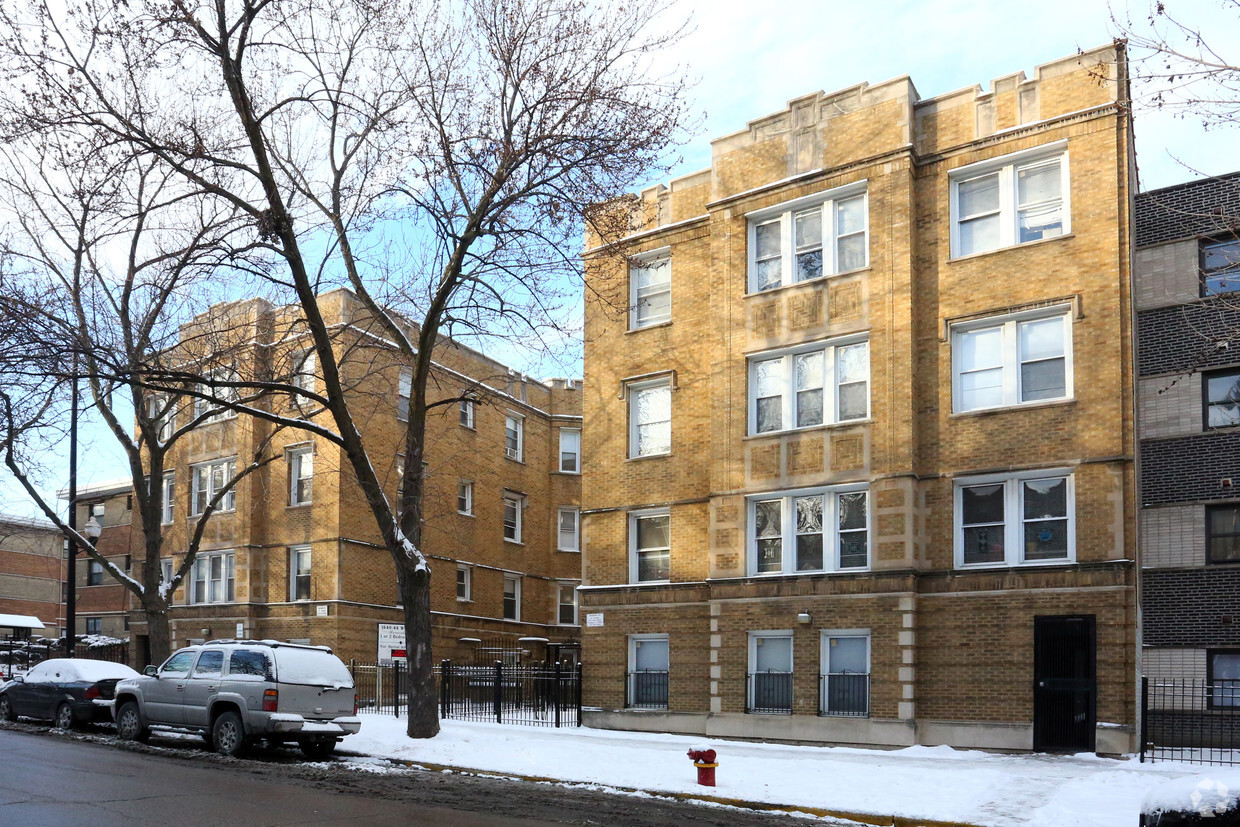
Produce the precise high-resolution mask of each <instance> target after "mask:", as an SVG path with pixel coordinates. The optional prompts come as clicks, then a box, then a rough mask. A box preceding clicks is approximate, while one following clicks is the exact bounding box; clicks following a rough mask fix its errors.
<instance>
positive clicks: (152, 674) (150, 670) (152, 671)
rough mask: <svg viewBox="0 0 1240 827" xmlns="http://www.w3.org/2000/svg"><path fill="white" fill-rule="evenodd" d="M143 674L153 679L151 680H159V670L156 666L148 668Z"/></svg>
mask: <svg viewBox="0 0 1240 827" xmlns="http://www.w3.org/2000/svg"><path fill="white" fill-rule="evenodd" d="M142 674H143V675H146V676H148V677H151V678H158V677H159V670H158V669H157V668H155V667H154V666H147V667H146V668H145V669H143V670H142Z"/></svg>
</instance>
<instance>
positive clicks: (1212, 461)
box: [1141, 430, 1240, 506]
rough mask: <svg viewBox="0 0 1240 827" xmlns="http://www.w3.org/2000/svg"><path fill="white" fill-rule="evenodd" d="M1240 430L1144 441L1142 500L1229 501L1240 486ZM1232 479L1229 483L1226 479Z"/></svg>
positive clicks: (1150, 502) (1161, 502) (1155, 502)
mask: <svg viewBox="0 0 1240 827" xmlns="http://www.w3.org/2000/svg"><path fill="white" fill-rule="evenodd" d="M1238 462H1240V432H1237V431H1235V430H1225V431H1212V432H1208V433H1203V434H1200V435H1198V436H1189V437H1180V438H1177V439H1156V440H1146V441H1143V442H1142V443H1141V501H1142V503H1143V504H1144V505H1146V506H1151V505H1164V504H1168V503H1185V502H1200V501H1202V500H1225V499H1231V498H1234V497H1235V496H1236V492H1237V488H1238V487H1240V474H1237V467H1238V466H1237V463H1238ZM1225 479H1230V480H1232V485H1231V486H1230V487H1229V486H1225V485H1223V483H1222V481H1223V480H1225Z"/></svg>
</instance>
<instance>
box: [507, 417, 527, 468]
mask: <svg viewBox="0 0 1240 827" xmlns="http://www.w3.org/2000/svg"><path fill="white" fill-rule="evenodd" d="M504 456H506V457H508V459H515V460H516V461H517V462H521V461H522V460H523V459H524V458H525V418H524V417H522V416H521V415H520V414H515V413H511V412H510V413H509V414H508V415H507V416H505V417H504Z"/></svg>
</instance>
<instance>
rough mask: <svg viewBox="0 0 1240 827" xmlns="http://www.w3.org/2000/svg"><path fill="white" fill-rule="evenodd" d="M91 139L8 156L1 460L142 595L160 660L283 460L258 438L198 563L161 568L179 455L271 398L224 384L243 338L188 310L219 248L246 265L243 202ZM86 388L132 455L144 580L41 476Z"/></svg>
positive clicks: (203, 516) (0, 278)
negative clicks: (265, 475) (194, 319)
mask: <svg viewBox="0 0 1240 827" xmlns="http://www.w3.org/2000/svg"><path fill="white" fill-rule="evenodd" d="M80 137H81V136H80V135H75V134H74V133H73V132H72V131H62V132H58V133H42V134H39V135H34V136H24V138H23V139H22V140H21V141H16V142H10V143H8V144H6V145H5V146H4V147H3V149H0V205H2V206H0V209H3V212H4V213H5V215H6V218H7V221H6V225H7V227H8V228H9V231H8V233H7V234H6V237H5V238H4V239H3V241H2V242H0V262H3V267H2V269H0V319H3V321H2V322H0V340H2V341H4V342H5V348H4V349H3V354H0V380H2V382H0V456H2V457H3V464H4V467H5V468H6V470H7V471H8V472H9V473H10V474H11V475H12V476H13V477H14V478H15V479H16V481H17V482H18V483H19V484H20V486H21V487H22V488H23V489H24V490H25V491H26V492H27V494H28V495H29V496H30V498H31V499H32V500H33V501H34V503H35V504H36V505H37V507H38V508H39V510H40V511H42V512H43V514H44V515H45V516H46V517H47V518H48V519H49V520H51V521H52V522H53V523H54V524H56V525H57V526H58V527H59V528H60V530H61V531H62V532H64V533H65V535H66V537H72V538H73V539H75V540H76V542H77V545H78V547H79V548H80V549H83V550H84V551H85V553H86V554H87V555H88V556H89V557H90V558H91V559H93V560H95V561H96V562H98V563H99V564H100V565H102V566H103V568H104V569H105V570H106V571H107V572H108V573H109V574H110V575H111V576H112V577H113V578H115V579H116V580H117V581H118V582H120V583H121V584H122V585H124V586H125V587H126V588H127V589H128V590H129V592H130V593H132V594H133V595H134V596H135V597H136V598H137V600H138V602H139V605H141V607H142V610H143V612H144V613H145V615H146V620H147V625H148V634H149V637H150V646H151V655H152V657H154V658H156V659H159V660H163V659H164V658H166V657H167V656H168V654H169V653H170V652H169V649H170V638H169V628H168V607H169V605H170V604H171V601H172V595H173V592H174V591H175V590H176V589H177V588H178V586H179V585H180V584H181V582H182V581H183V580H184V578H185V576H186V575H187V573H188V572H189V571H190V569H191V568H192V567H193V565H194V560H195V557H196V555H197V552H198V550H199V547H200V545H201V542H202V537H203V531H204V529H205V527H206V525H207V522H208V521H209V520H210V519H211V518H212V516H213V515H214V514H215V513H216V511H217V510H218V509H219V507H220V504H221V502H222V501H223V500H224V499H225V498H226V497H228V496H229V495H230V492H231V491H232V490H233V489H234V487H235V486H236V484H237V482H238V481H239V480H240V479H242V478H244V477H245V476H247V475H248V474H250V473H251V472H253V471H254V470H256V469H257V468H259V467H261V466H262V465H264V464H266V463H267V462H269V461H270V460H271V458H272V456H271V454H270V453H269V452H268V451H267V450H266V442H259V443H258V448H257V450H256V451H255V453H254V456H253V457H251V458H250V460H249V461H248V462H246V463H245V464H244V465H243V466H242V467H241V468H240V469H238V471H237V473H235V474H234V476H233V479H231V480H229V481H228V482H227V484H226V485H225V486H224V487H223V488H221V489H219V490H218V491H216V492H215V494H214V496H213V497H212V498H211V499H210V501H209V502H208V503H206V506H205V508H204V509H203V510H202V512H201V513H200V514H199V515H198V516H197V517H196V518H195V519H194V521H193V522H192V530H191V531H190V536H189V537H188V539H187V541H186V543H185V544H184V545H183V546H180V547H178V549H177V550H178V551H184V552H185V556H184V558H183V560H182V562H181V564H180V566H178V567H177V568H176V569H175V570H174V571H173V573H172V577H171V579H170V580H165V579H163V574H162V570H163V567H162V565H161V558H162V557H163V555H164V553H165V536H164V534H165V529H166V528H167V526H166V525H165V523H166V522H167V521H166V520H164V519H163V515H164V513H165V511H164V509H165V505H166V503H165V501H164V496H165V489H164V486H163V477H164V470H165V467H166V460H167V459H168V458H169V456H170V452H172V451H173V450H174V448H175V447H176V446H177V444H178V442H180V441H181V440H182V439H183V438H184V437H185V436H186V435H187V434H188V433H190V432H191V431H192V430H193V429H194V428H195V427H197V425H199V424H200V423H202V422H203V421H205V420H207V419H209V418H211V417H213V416H217V415H219V413H220V412H221V410H224V409H226V405H227V403H228V402H229V401H230V400H231V399H233V398H236V399H237V400H238V401H240V400H242V399H247V401H250V402H255V401H257V400H258V399H259V398H260V397H261V395H262V394H263V393H265V391H259V392H253V391H242V390H238V388H237V387H235V386H226V385H225V386H221V387H219V388H212V387H210V386H209V383H210V381H211V380H210V379H209V378H208V377H209V376H210V372H211V371H212V370H213V369H215V370H218V369H219V368H220V366H221V365H226V364H229V363H231V362H232V361H233V360H235V359H236V358H237V357H238V356H239V355H240V354H241V353H243V352H244V350H245V347H244V346H243V345H242V344H240V343H241V342H244V339H245V337H244V335H241V336H237V335H233V336H229V335H227V334H225V333H223V332H222V331H221V330H220V329H219V328H218V326H217V327H215V328H212V330H211V331H210V332H211V334H212V335H211V336H209V337H207V336H204V335H203V331H202V330H201V329H200V328H201V325H198V326H195V325H193V324H191V323H190V319H189V318H188V317H187V315H188V314H189V313H192V310H193V308H194V306H195V305H194V303H193V301H191V300H190V299H189V298H188V297H189V296H195V297H197V298H196V301H198V302H199V303H200V305H199V306H202V305H201V303H202V302H203V298H202V297H203V295H204V294H209V291H208V290H206V288H207V287H208V285H209V284H210V283H211V281H212V280H213V279H214V278H215V277H216V274H217V272H218V270H219V268H220V265H221V260H220V255H221V251H223V250H227V251H228V253H229V254H230V255H231V256H233V257H234V260H235V256H236V253H237V250H236V249H235V247H234V246H233V245H231V244H226V243H224V239H226V238H227V237H228V236H229V235H230V234H232V233H234V232H235V231H236V229H237V222H236V220H235V211H232V210H230V209H225V210H224V211H223V212H220V213H216V214H208V213H204V212H201V211H199V210H198V209H196V207H200V206H201V205H200V204H197V205H196V204H195V203H194V199H193V198H192V197H190V196H192V194H193V191H192V189H189V190H187V188H186V186H185V184H184V182H183V181H182V179H180V178H179V177H178V176H175V175H173V174H170V172H169V171H168V170H167V169H166V168H164V167H162V166H161V165H160V164H158V163H157V162H154V161H153V160H151V159H139V158H134V157H129V158H125V157H124V156H117V155H116V153H114V152H110V151H108V149H107V148H106V147H100V146H98V145H96V144H89V143H86V142H83V141H81V140H79V138H80ZM87 147H89V150H87ZM187 205H188V207H189V209H187ZM230 338H231V339H232V340H233V341H229V339H230ZM195 351H197V352H198V353H209V354H210V356H209V357H203V356H199V357H195V355H194V353H195ZM169 366H172V367H174V368H175V370H176V371H177V372H178V374H179V375H180V376H182V377H183V380H182V383H181V384H180V385H177V386H175V387H174V388H173V389H172V392H167V389H166V388H165V389H164V390H165V392H162V393H161V392H157V391H155V390H153V387H154V386H151V385H149V384H148V382H147V380H146V379H145V377H149V376H153V375H155V376H162V375H163V374H164V373H166V372H167V371H168V370H169ZM79 385H81V386H82V388H83V390H84V391H85V398H86V399H87V400H88V401H89V404H90V406H91V407H92V408H93V409H94V411H95V412H96V413H97V415H98V417H99V418H101V419H102V420H103V423H104V425H105V426H106V428H107V430H108V431H109V432H110V434H111V435H112V437H113V438H114V439H115V440H116V441H117V442H118V443H119V445H120V446H121V448H122V449H123V452H124V455H125V457H126V460H127V462H128V466H129V471H130V473H131V475H132V478H133V494H134V499H135V501H136V503H137V512H138V517H139V524H140V528H141V532H142V553H140V554H139V555H138V559H139V560H140V561H141V562H142V563H143V573H142V575H141V579H136V578H134V577H133V576H131V575H130V574H129V573H128V572H126V571H124V570H122V569H120V568H118V567H117V566H116V565H114V564H113V562H112V561H111V560H109V559H107V558H106V557H104V556H103V555H101V554H100V553H99V551H98V549H97V548H96V547H95V545H94V544H93V543H92V542H91V541H90V540H89V539H88V538H87V537H86V536H85V535H84V534H82V533H81V532H78V531H74V530H73V529H71V528H70V527H69V526H68V524H67V522H66V520H65V519H64V518H63V516H62V515H61V514H60V513H59V509H58V508H57V507H56V506H57V504H56V502H55V501H54V500H52V499H51V498H50V497H49V496H47V495H46V494H45V493H43V489H42V488H41V487H40V486H39V485H38V484H37V482H38V480H39V479H40V477H41V476H42V473H43V472H44V471H47V470H48V469H44V468H41V467H40V461H39V460H40V457H41V455H43V454H45V453H47V452H48V450H49V449H51V448H52V447H53V446H54V445H56V444H57V443H59V442H60V441H61V440H62V439H63V437H64V436H65V430H64V429H65V426H64V424H63V423H64V422H65V421H66V417H65V416H64V415H63V414H64V410H65V408H66V406H67V404H68V402H69V397H70V394H73V393H77V392H78V391H77V388H78V386H79ZM195 399H196V400H199V401H198V404H197V406H194V405H193V404H192V401H193V400H195ZM221 406H224V407H221ZM195 408H196V409H195ZM178 409H180V411H181V416H180V417H179V427H174V426H173V424H172V423H173V421H174V418H175V417H176V413H177V411H178ZM131 412H132V413H131ZM135 414H136V416H135ZM135 420H136V423H137V425H136V429H135V428H134V421H135ZM57 470H58V469H57ZM148 481H149V484H148ZM168 553H169V555H170V554H171V552H170V551H169V552H168ZM70 634H72V630H70Z"/></svg>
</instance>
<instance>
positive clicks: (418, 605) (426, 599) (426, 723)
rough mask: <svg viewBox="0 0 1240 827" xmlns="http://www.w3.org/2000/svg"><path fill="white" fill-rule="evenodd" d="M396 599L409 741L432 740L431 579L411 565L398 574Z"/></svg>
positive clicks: (435, 712)
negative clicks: (401, 620) (401, 610)
mask: <svg viewBox="0 0 1240 827" xmlns="http://www.w3.org/2000/svg"><path fill="white" fill-rule="evenodd" d="M398 579H399V583H400V596H401V598H402V602H403V603H404V606H405V649H406V651H405V653H406V655H407V661H406V662H407V663H408V665H409V686H408V693H409V721H408V727H407V729H406V734H407V735H408V736H409V737H410V738H434V737H435V736H436V735H438V734H439V703H438V699H439V693H438V692H437V691H436V690H435V672H434V668H435V665H434V660H433V658H432V655H431V576H430V572H427V571H414V570H413V566H412V564H410V565H409V566H408V567H407V568H406V569H404V570H403V571H401V572H400V574H399V577H398Z"/></svg>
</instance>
